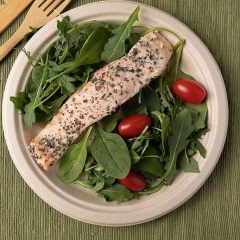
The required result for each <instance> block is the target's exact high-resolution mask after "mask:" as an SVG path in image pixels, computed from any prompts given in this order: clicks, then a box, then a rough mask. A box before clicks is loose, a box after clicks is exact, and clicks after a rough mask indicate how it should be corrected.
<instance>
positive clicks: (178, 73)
mask: <svg viewBox="0 0 240 240" xmlns="http://www.w3.org/2000/svg"><path fill="white" fill-rule="evenodd" d="M184 44H185V40H184V39H181V40H179V42H178V43H177V44H176V46H177V50H178V51H177V52H176V58H175V59H174V62H173V65H172V66H171V70H170V72H169V74H168V75H167V77H166V79H165V81H164V82H163V88H165V87H166V86H167V85H168V86H172V85H173V83H174V81H175V80H176V79H178V78H188V79H192V80H195V79H194V78H193V77H192V76H191V75H189V74H186V73H184V72H183V71H182V70H181V68H180V60H181V56H182V50H183V46H184ZM176 46H175V48H176Z"/></svg>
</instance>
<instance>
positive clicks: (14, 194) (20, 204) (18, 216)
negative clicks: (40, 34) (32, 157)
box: [0, 0, 240, 240]
mask: <svg viewBox="0 0 240 240" xmlns="http://www.w3.org/2000/svg"><path fill="white" fill-rule="evenodd" d="M1 2H3V1H1ZM90 2H94V1H92V0H74V1H72V3H71V4H70V5H69V7H68V9H72V8H74V7H77V6H80V5H83V4H86V3H90ZM137 2H141V3H145V4H149V5H151V6H154V7H156V8H159V9H162V10H164V11H166V12H167V13H169V14H171V15H173V16H175V17H176V18H178V19H179V20H181V21H182V22H183V23H185V24H186V25H187V26H189V27H190V28H191V29H192V30H193V31H194V32H195V33H196V34H197V35H198V36H199V37H200V38H201V39H202V40H203V42H204V43H205V44H206V46H207V47H208V48H209V50H210V51H211V53H212V55H213V56H214V58H215V59H216V61H217V63H218V65H219V67H220V69H221V71H222V75H223V77H224V81H225V85H226V89H227V94H228V99H229V110H230V118H229V129H228V135H227V140H226V144H225V147H224V150H223V153H222V155H221V157H220V160H219V162H218V164H217V166H216V168H215V170H214V171H213V173H212V174H211V176H210V177H209V179H208V180H207V181H206V183H205V184H204V185H203V187H202V188H201V189H200V190H199V191H198V192H197V193H196V194H195V195H194V196H193V197H192V198H191V199H190V200H188V201H187V202H186V203H185V204H183V205H182V206H180V207H179V208H177V209H176V210H174V211H172V212H170V213H169V214H167V215H165V216H163V217H161V218H158V219H156V220H154V221H151V222H148V223H144V224H140V225H136V226H130V227H114V228H113V227H102V226H95V225H91V224H87V223H83V222H80V221H76V220H74V219H71V218H69V217H67V216H65V215H63V214H62V213H60V212H58V211H56V210H55V209H53V208H52V207H50V206H49V205H48V204H46V203H45V202H44V201H43V200H41V199H40V198H39V197H38V196H37V195H36V194H35V193H34V192H33V191H32V190H31V189H30V188H29V187H28V185H27V184H26V183H25V182H24V180H23V179H22V177H21V176H20V174H19V173H18V171H17V169H16V168H15V166H14V164H13V162H12V160H11V157H10V155H9V153H8V150H7V147H6V144H5V140H4V136H3V129H2V125H1V128H0V130H1V137H0V144H1V152H0V154H1V155H0V165H1V167H0V179H1V180H0V184H1V196H0V197H1V201H0V204H1V215H0V228H1V232H0V239H1V240H32V239H36V240H43V239H47V240H50V239H51V240H54V239H56V240H66V239H70V240H72V239H78V240H79V239H81V240H88V239H94V240H97V239H101V240H115V239H116V240H127V239H131V240H134V239H138V240H140V239H141V240H153V239H154V240H160V239H164V240H166V239H173V240H188V239H194V240H195V239H206V240H210V239H211V240H215V239H219V240H220V239H221V240H226V239H229V240H237V239H240V234H239V231H240V230H239V229H240V219H239V218H240V211H239V208H240V200H239V199H240V198H239V197H240V188H239V185H240V171H239V170H240V167H239V155H240V150H239V149H240V145H239V142H240V140H239V138H240V127H239V122H240V112H239V110H240V108H239V96H240V94H239V89H240V81H239V78H240V71H239V69H240V51H239V45H238V44H240V41H239V40H240V37H239V36H240V1H239V0H229V1H224V0H210V1H209V0H160V1H157V0H155V1H151V0H141V1H137ZM25 14H26V11H25V12H24V13H23V14H22V15H20V17H19V18H18V19H17V20H16V21H15V22H14V23H13V24H12V25H11V26H10V27H9V28H8V29H7V30H6V31H5V32H4V33H2V34H1V35H0V44H2V43H3V42H4V41H6V40H7V38H8V37H10V36H11V35H12V34H13V33H14V31H15V30H16V29H17V28H18V26H19V25H20V23H21V22H22V20H23V18H24V16H25ZM18 46H19V48H16V49H15V50H13V51H12V52H11V53H10V54H9V55H8V56H7V57H6V58H5V60H4V61H2V62H1V63H0V80H1V81H0V88H1V89H0V95H1V101H2V96H3V91H4V87H5V84H6V79H7V77H8V74H9V72H10V69H11V67H12V65H13V63H14V61H15V59H16V57H17V55H18V53H19V51H20V48H21V47H22V46H23V43H21V44H19V45H18ZM1 117H2V116H1ZM223 117H224V116H223ZM220 131H221V130H220Z"/></svg>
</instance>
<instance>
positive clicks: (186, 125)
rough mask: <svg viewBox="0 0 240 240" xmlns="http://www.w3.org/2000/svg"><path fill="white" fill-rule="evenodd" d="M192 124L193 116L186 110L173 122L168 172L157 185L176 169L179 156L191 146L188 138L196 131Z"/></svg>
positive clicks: (169, 143)
mask: <svg viewBox="0 0 240 240" xmlns="http://www.w3.org/2000/svg"><path fill="white" fill-rule="evenodd" d="M191 122H192V119H191V114H190V113H189V111H188V110H186V109H184V110H182V111H181V112H179V113H178V114H177V115H176V118H175V119H173V120H172V135H171V136H169V137H168V146H169V152H170V157H169V161H168V162H167V164H166V165H165V169H166V172H165V173H164V175H163V176H162V177H161V178H160V179H159V180H158V181H157V184H159V183H161V182H162V181H163V180H164V179H165V178H166V177H167V176H168V175H169V174H170V173H171V172H172V171H173V170H174V169H175V168H176V161H177V156H178V154H179V153H180V152H181V151H183V150H184V149H185V148H186V147H187V145H188V144H189V140H188V139H187V138H188V137H189V136H190V134H191V133H192V132H193V130H194V127H193V126H192V124H191ZM157 184H155V185H154V186H156V185H157Z"/></svg>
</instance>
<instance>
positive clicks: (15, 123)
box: [3, 1, 228, 226]
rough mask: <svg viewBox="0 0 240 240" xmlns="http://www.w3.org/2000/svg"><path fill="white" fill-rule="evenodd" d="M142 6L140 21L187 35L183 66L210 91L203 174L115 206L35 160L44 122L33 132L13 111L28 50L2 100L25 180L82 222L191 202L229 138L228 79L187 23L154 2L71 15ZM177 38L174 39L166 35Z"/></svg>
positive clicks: (75, 18) (112, 15) (30, 46)
mask: <svg viewBox="0 0 240 240" xmlns="http://www.w3.org/2000/svg"><path fill="white" fill-rule="evenodd" d="M137 5H140V6H141V10H140V14H139V20H140V22H141V23H145V24H149V25H152V26H163V27H167V28H170V29H172V30H173V31H175V32H177V33H178V34H179V35H180V36H182V37H183V38H184V39H186V45H185V48H184V52H183V58H182V60H183V61H182V68H183V70H184V71H185V72H187V73H189V74H191V75H193V76H194V77H195V78H196V79H197V80H198V81H199V82H200V83H202V84H203V85H204V86H205V87H206V89H207V92H208V97H207V104H208V108H209V115H208V126H209V128H210V129H211V131H210V132H209V133H208V134H207V135H206V136H205V137H204V139H203V144H204V145H205V146H206V147H207V157H206V159H202V158H201V157H200V156H197V158H196V160H197V161H198V163H199V167H200V170H201V173H199V174H186V173H183V172H181V173H180V174H179V175H178V176H177V178H176V179H175V181H174V182H173V184H172V185H171V186H169V187H164V188H162V189H161V190H160V191H159V192H157V193H155V194H152V195H150V196H143V197H141V198H140V200H131V201H129V202H125V203H120V204H115V203H107V202H105V201H104V200H103V199H102V198H100V197H98V196H96V195H95V194H94V193H92V192H91V191H90V190H88V189H85V188H83V187H81V186H77V185H74V184H64V183H61V182H60V181H59V180H58V178H57V176H56V169H57V165H56V166H54V167H53V168H52V169H51V170H50V171H47V172H46V171H44V170H42V169H41V168H40V167H39V166H38V165H37V164H36V163H35V161H33V160H32V159H31V157H30V156H29V154H28V152H27V145H28V144H29V142H30V140H31V139H32V138H33V137H34V136H35V135H36V132H37V131H39V126H35V128H34V130H33V131H32V132H31V131H29V130H28V129H27V128H26V127H25V126H24V124H23V121H22V116H21V115H20V113H19V111H18V110H16V109H14V106H13V104H12V102H10V100H9V98H10V96H16V95H17V93H18V92H19V91H23V90H24V87H25V84H26V82H27V79H28V76H29V74H30V72H31V67H30V65H29V63H28V61H27V58H26V56H25V54H24V53H20V54H19V56H18V58H17V59H16V62H15V63H14V65H13V68H12V70H11V72H10V75H9V78H8V80H7V84H6V88H5V92H4V99H3V127H4V133H5V138H6V142H7V145H8V149H9V152H10V154H11V157H12V159H13V161H14V163H15V165H16V167H17V169H18V171H19V172H20V174H21V175H22V177H23V178H24V180H25V181H26V183H27V184H28V185H29V186H30V187H31V188H32V189H33V191H34V192H35V193H36V194H38V195H39V197H40V198H42V199H43V200H44V201H45V202H47V203H48V204H49V205H51V206H52V207H54V208H56V209H57V210H58V211H60V212H62V213H64V214H66V215H68V216H70V217H72V218H75V219H78V220H81V221H84V222H88V223H92V224H97V225H108V226H123V225H133V224H139V223H142V222H146V221H150V220H152V219H155V218H158V217H160V216H162V215H164V214H166V213H168V212H170V211H172V210H173V209H175V208H177V207H178V206H180V205H181V204H183V203H184V202H185V201H187V200H188V199H189V198H190V197H191V196H192V195H193V194H194V193H195V192H196V191H197V190H198V189H199V188H200V187H201V185H202V184H203V183H204V182H205V180H206V179H207V178H208V176H209V175H210V173H211V172H212V170H213V169H214V167H215V165H216V163H217V161H218V159H219V157H220V154H221V151H222V148H223V145H224V142H225V137H226V132H227V125H228V105H227V97H226V91H225V87H224V82H223V79H222V76H221V73H220V71H219V68H218V66H217V64H216V62H215V61H214V59H213V57H212V55H211V54H210V52H209V51H208V49H207V48H206V46H205V45H204V44H203V43H202V41H201V40H200V39H199V38H198V37H197V36H196V35H195V34H194V33H193V32H192V31H191V30H190V29H189V28H188V27H186V26H185V25H184V24H183V23H181V22H180V21H179V20H177V19H175V18H174V17H172V16H170V15H169V14H167V13H165V12H163V11H161V10H159V9H155V8H152V7H150V6H146V5H142V4H137V3H134V2H122V1H104V2H95V3H92V4H88V5H83V6H80V7H78V8H75V9H72V10H70V11H68V12H67V13H66V15H69V16H70V17H71V21H72V22H73V23H80V22H84V21H89V20H93V19H98V20H104V21H113V22H116V23H120V22H123V21H125V20H126V19H127V18H128V16H129V15H130V14H131V13H132V12H133V10H134V9H135V8H136V7H137ZM166 35H167V36H168V37H169V38H170V40H171V41H172V42H175V41H176V39H174V38H173V37H172V36H170V35H169V34H166ZM57 38H58V37H57V29H56V20H53V21H51V22H50V23H49V24H47V25H46V26H44V27H43V28H42V29H41V30H40V31H38V32H37V33H36V34H35V36H34V37H33V38H32V39H31V40H30V41H29V42H28V43H27V45H26V46H25V48H26V49H27V50H28V51H30V52H31V54H33V55H34V56H38V54H39V53H40V52H44V51H45V50H46V49H47V47H48V46H49V44H50V42H52V41H54V40H56V39H57Z"/></svg>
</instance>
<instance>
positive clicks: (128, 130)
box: [118, 114, 151, 138]
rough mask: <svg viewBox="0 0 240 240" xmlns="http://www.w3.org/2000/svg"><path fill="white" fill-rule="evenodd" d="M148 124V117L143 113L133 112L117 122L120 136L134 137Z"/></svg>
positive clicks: (149, 121) (149, 120) (149, 122)
mask: <svg viewBox="0 0 240 240" xmlns="http://www.w3.org/2000/svg"><path fill="white" fill-rule="evenodd" d="M150 125H151V119H150V117H148V116H147V115H144V114H134V115H131V116H129V117H127V118H125V119H123V120H122V121H121V122H120V123H119V125H118V132H119V134H120V135H121V136H122V137H126V138H129V137H134V136H138V135H140V134H141V133H142V131H143V130H144V128H145V127H146V126H150Z"/></svg>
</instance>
